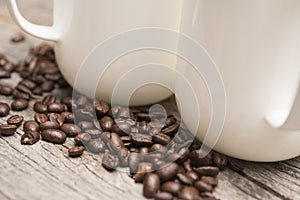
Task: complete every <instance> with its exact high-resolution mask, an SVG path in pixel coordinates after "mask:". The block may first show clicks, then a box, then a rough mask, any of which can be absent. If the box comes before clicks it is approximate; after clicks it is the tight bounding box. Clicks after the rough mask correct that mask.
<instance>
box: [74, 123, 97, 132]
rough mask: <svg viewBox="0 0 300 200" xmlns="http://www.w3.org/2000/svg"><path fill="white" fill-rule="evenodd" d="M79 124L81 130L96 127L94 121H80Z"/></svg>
mask: <svg viewBox="0 0 300 200" xmlns="http://www.w3.org/2000/svg"><path fill="white" fill-rule="evenodd" d="M78 126H79V128H80V129H81V130H83V131H84V130H87V129H92V128H94V124H93V122H90V121H80V122H79V123H78Z"/></svg>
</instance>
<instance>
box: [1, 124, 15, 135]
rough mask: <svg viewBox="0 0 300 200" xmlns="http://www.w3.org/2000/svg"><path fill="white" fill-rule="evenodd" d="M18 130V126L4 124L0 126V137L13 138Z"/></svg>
mask: <svg viewBox="0 0 300 200" xmlns="http://www.w3.org/2000/svg"><path fill="white" fill-rule="evenodd" d="M16 130H17V126H16V125H11V124H2V125H0V136H11V135H13V134H14V133H15V132H16Z"/></svg>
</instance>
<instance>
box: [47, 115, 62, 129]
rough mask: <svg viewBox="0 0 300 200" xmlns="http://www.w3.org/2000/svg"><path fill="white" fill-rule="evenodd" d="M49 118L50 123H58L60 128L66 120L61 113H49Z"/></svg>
mask: <svg viewBox="0 0 300 200" xmlns="http://www.w3.org/2000/svg"><path fill="white" fill-rule="evenodd" d="M48 118H49V120H50V121H52V122H55V123H58V125H59V126H62V125H63V124H64V120H65V119H64V118H63V117H62V116H61V115H60V114H59V113H48Z"/></svg>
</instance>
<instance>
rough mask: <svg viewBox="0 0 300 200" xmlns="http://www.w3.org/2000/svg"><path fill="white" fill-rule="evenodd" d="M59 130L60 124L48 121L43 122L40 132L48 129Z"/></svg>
mask: <svg viewBox="0 0 300 200" xmlns="http://www.w3.org/2000/svg"><path fill="white" fill-rule="evenodd" d="M59 128H60V126H59V124H58V123H56V122H52V121H46V122H43V123H41V124H40V128H39V130H40V131H43V130H47V129H59Z"/></svg>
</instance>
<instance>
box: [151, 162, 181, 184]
mask: <svg viewBox="0 0 300 200" xmlns="http://www.w3.org/2000/svg"><path fill="white" fill-rule="evenodd" d="M178 167H179V166H178V165H177V164H176V163H171V164H169V165H167V166H165V167H163V168H161V169H159V170H157V172H156V173H157V174H158V175H159V177H160V179H161V180H162V181H163V182H165V181H168V180H170V179H172V178H173V177H174V176H175V175H176V174H177V171H178Z"/></svg>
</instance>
